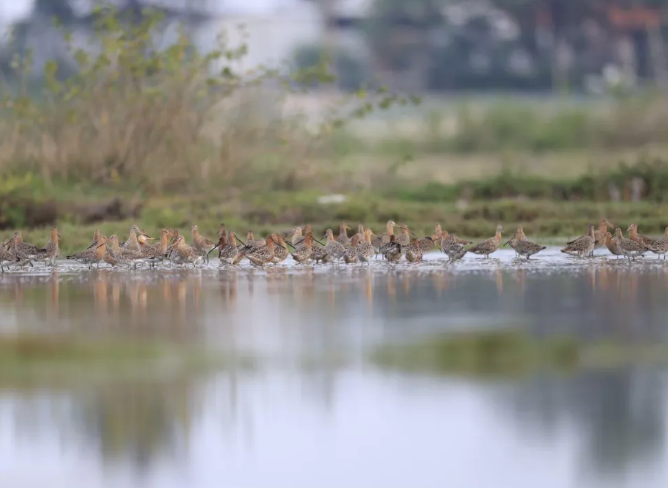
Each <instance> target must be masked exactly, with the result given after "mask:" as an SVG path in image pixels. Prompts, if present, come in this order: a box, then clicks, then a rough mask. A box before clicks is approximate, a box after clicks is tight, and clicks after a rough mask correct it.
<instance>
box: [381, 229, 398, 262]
mask: <svg viewBox="0 0 668 488" xmlns="http://www.w3.org/2000/svg"><path fill="white" fill-rule="evenodd" d="M402 247H403V246H402V245H401V244H399V242H398V241H397V236H395V235H394V234H392V235H391V236H390V241H389V242H388V243H387V244H384V245H383V246H382V247H381V248H380V252H381V254H382V255H383V257H384V258H385V259H386V260H387V261H388V262H390V263H395V262H397V261H399V260H400V259H401V251H402Z"/></svg>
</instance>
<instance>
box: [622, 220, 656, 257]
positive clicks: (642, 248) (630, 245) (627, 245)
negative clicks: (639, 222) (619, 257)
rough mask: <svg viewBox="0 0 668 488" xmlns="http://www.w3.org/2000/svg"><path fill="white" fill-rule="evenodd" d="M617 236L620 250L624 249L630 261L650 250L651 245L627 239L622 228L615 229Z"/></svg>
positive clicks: (623, 252)
mask: <svg viewBox="0 0 668 488" xmlns="http://www.w3.org/2000/svg"><path fill="white" fill-rule="evenodd" d="M631 225H633V224H631ZM615 237H616V238H617V245H618V246H619V249H620V251H622V254H624V256H626V257H627V258H628V260H629V262H630V261H631V260H635V258H637V257H638V256H642V255H643V254H645V253H646V252H649V251H650V249H649V247H647V246H646V245H645V244H643V243H642V242H638V241H635V240H633V239H626V238H625V237H624V235H623V234H622V229H620V228H619V227H618V228H616V229H615Z"/></svg>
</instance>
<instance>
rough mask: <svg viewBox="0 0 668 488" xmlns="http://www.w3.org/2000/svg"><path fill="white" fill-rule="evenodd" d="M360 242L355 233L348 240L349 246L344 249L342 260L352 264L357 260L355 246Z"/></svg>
mask: <svg viewBox="0 0 668 488" xmlns="http://www.w3.org/2000/svg"><path fill="white" fill-rule="evenodd" d="M359 243H360V236H359V233H357V234H355V235H354V236H353V238H352V240H351V241H350V246H348V248H347V249H346V252H345V254H344V255H343V261H344V262H345V263H346V264H353V263H356V262H357V246H358V245H359Z"/></svg>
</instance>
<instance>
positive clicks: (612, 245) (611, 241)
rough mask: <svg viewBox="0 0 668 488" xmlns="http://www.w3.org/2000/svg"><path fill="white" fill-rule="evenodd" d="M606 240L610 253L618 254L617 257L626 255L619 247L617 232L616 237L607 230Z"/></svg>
mask: <svg viewBox="0 0 668 488" xmlns="http://www.w3.org/2000/svg"><path fill="white" fill-rule="evenodd" d="M619 230H620V232H621V229H619ZM667 230H668V229H667ZM604 240H605V247H607V248H608V251H610V254H612V255H613V256H617V259H619V256H624V253H623V252H622V250H621V249H620V248H619V241H618V240H617V235H616V234H615V237H612V234H610V232H606V233H605V239H604Z"/></svg>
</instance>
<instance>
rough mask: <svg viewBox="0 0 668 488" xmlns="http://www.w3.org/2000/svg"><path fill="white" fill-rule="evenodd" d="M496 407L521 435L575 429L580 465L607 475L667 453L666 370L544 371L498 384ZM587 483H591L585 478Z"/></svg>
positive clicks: (550, 434) (592, 473)
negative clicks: (500, 387) (566, 373)
mask: <svg viewBox="0 0 668 488" xmlns="http://www.w3.org/2000/svg"><path fill="white" fill-rule="evenodd" d="M491 403H493V404H494V405H495V408H496V409H497V411H499V412H502V413H504V414H505V415H504V418H509V419H510V420H511V421H512V422H513V423H514V425H516V426H517V429H518V430H519V433H520V435H528V436H529V437H536V436H538V437H540V438H549V439H555V438H557V436H558V435H559V433H560V432H564V431H565V430H567V431H571V430H572V431H574V432H577V433H578V435H577V437H578V439H580V440H581V446H580V448H579V449H578V451H577V452H578V454H579V457H580V460H581V461H580V463H578V465H579V466H581V467H582V468H584V471H586V473H587V475H588V476H591V477H594V478H596V479H597V482H596V483H593V484H594V485H596V486H599V485H605V484H606V483H601V480H600V477H601V476H605V477H606V481H610V480H612V479H618V478H617V477H618V476H620V475H622V476H623V474H624V473H628V471H629V470H630V469H633V468H635V467H637V466H638V465H639V464H641V463H642V464H645V463H651V462H654V461H656V462H657V463H661V462H662V461H663V459H664V455H663V446H664V443H665V441H664V437H665V419H664V412H665V375H664V373H663V372H662V371H656V370H653V369H651V368H642V369H639V368H621V369H616V370H614V371H613V370H608V371H583V372H579V373H578V374H576V375H574V376H572V377H569V378H563V377H561V378H560V377H555V376H551V375H541V376H539V377H535V378H532V379H531V380H529V381H523V382H521V383H518V384H516V385H513V386H509V388H507V389H503V390H495V392H494V395H493V397H492V399H491ZM583 484H584V485H586V484H587V483H583Z"/></svg>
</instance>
